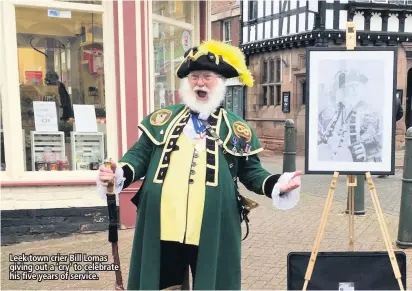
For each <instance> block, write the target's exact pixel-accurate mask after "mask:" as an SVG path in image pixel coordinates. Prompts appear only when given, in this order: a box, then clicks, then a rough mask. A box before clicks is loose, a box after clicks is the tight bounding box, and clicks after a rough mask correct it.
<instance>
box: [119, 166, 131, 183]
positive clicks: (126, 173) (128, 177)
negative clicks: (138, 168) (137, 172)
mask: <svg viewBox="0 0 412 291" xmlns="http://www.w3.org/2000/svg"><path fill="white" fill-rule="evenodd" d="M119 166H121V167H122V169H123V177H124V179H125V180H124V184H123V189H124V188H127V187H129V186H130V184H132V183H133V182H134V170H133V167H132V166H131V165H129V164H126V163H120V164H119Z"/></svg>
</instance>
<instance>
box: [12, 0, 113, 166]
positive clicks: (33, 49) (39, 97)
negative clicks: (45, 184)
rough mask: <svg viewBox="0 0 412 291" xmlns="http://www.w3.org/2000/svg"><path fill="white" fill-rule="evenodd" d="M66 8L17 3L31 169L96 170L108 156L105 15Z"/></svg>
mask: <svg viewBox="0 0 412 291" xmlns="http://www.w3.org/2000/svg"><path fill="white" fill-rule="evenodd" d="M83 2H84V1H83ZM95 2H96V1H95ZM67 13H69V14H70V17H66V18H56V17H48V10H47V9H45V8H24V7H16V30H17V46H18V70H19V83H20V84H19V85H20V104H21V121H22V129H23V131H24V136H23V143H24V145H23V148H24V149H25V152H26V158H25V169H26V170H27V171H40V170H97V169H98V166H99V163H101V162H102V160H103V159H104V158H105V157H106V148H107V147H106V142H105V141H106V104H105V90H104V89H105V87H104V70H103V68H104V66H103V53H104V51H103V27H102V15H100V14H93V13H88V12H77V11H68V12H67ZM85 105H87V106H85Z"/></svg>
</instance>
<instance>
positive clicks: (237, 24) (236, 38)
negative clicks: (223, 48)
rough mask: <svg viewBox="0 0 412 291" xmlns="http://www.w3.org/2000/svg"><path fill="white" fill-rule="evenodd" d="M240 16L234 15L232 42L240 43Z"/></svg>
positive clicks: (234, 43)
mask: <svg viewBox="0 0 412 291" xmlns="http://www.w3.org/2000/svg"><path fill="white" fill-rule="evenodd" d="M239 20H240V16H236V17H232V44H233V45H235V46H238V45H239V37H240V35H239V30H240V22H239Z"/></svg>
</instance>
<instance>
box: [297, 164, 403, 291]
mask: <svg viewBox="0 0 412 291" xmlns="http://www.w3.org/2000/svg"><path fill="white" fill-rule="evenodd" d="M365 175H366V180H367V183H368V186H369V191H370V193H371V197H372V202H373V205H374V207H375V212H376V216H377V217H378V222H379V226H380V228H381V231H382V235H383V238H384V241H385V245H386V249H387V251H388V255H389V259H390V261H391V264H392V269H393V272H394V274H395V278H396V279H397V280H398V284H399V288H400V290H402V291H404V290H405V289H404V286H403V283H402V280H401V272H400V270H399V265H398V261H397V260H396V257H395V253H394V251H393V248H392V245H391V239H390V236H389V232H388V229H387V227H386V224H385V221H384V217H383V212H382V208H381V206H380V203H379V199H378V194H377V192H376V188H375V185H374V183H373V181H372V176H371V174H370V173H369V172H367V173H366V174H365ZM338 177H339V173H338V172H335V173H334V174H333V178H332V182H331V184H330V187H329V192H328V196H327V198H326V202H325V206H324V208H323V213H322V218H321V221H320V225H319V229H318V232H317V234H316V239H315V244H314V247H313V250H312V254H311V256H310V259H309V264H308V268H307V270H306V274H305V283H304V285H303V289H302V290H306V288H307V286H308V283H309V280H310V278H311V277H312V272H313V268H314V267H315V262H316V257H317V255H318V252H319V245H320V242H321V240H322V237H323V233H324V231H325V226H326V220H327V218H328V214H329V212H330V209H331V206H332V201H333V196H334V194H335V189H336V184H337V181H338ZM346 183H347V186H348V195H349V197H348V200H349V207H348V208H349V250H350V251H353V250H354V241H355V235H354V233H355V227H354V225H355V223H354V222H355V211H354V209H355V207H354V206H355V203H354V200H355V195H354V193H355V187H356V186H357V179H356V176H352V175H350V176H347V179H346Z"/></svg>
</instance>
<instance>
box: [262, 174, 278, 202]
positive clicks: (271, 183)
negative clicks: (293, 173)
mask: <svg viewBox="0 0 412 291" xmlns="http://www.w3.org/2000/svg"><path fill="white" fill-rule="evenodd" d="M279 177H280V175H279V174H276V175H271V176H269V177H267V178H266V179H265V180H264V181H263V185H262V191H263V194H264V195H265V196H266V197H269V198H272V190H273V187H275V185H276V183H277V182H278V180H279Z"/></svg>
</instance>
